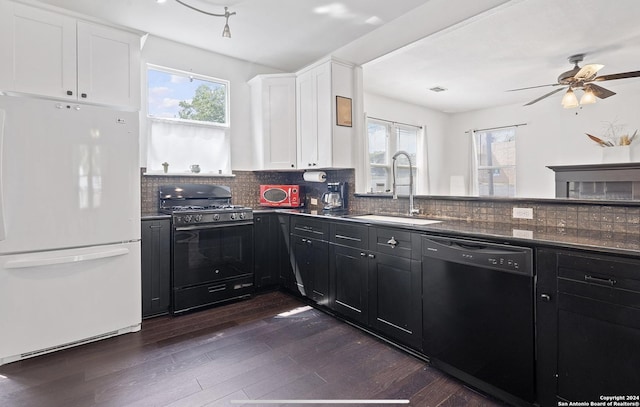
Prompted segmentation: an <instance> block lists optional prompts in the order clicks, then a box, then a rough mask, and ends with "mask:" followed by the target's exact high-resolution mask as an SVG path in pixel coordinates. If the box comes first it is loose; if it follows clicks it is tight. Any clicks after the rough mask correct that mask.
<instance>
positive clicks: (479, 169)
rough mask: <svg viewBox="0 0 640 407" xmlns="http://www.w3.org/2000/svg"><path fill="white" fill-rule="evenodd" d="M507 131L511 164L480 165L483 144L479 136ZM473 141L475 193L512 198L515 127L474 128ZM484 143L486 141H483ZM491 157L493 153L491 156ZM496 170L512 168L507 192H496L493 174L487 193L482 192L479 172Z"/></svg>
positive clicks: (515, 193) (515, 165) (514, 187)
mask: <svg viewBox="0 0 640 407" xmlns="http://www.w3.org/2000/svg"><path fill="white" fill-rule="evenodd" d="M507 131H510V132H511V134H510V137H511V138H512V139H513V148H512V153H513V164H508V165H506V164H505V165H481V160H480V158H481V154H482V149H481V146H482V145H483V140H480V138H486V137H487V136H491V137H493V136H494V133H497V132H499V133H505V132H507ZM473 138H474V139H473V143H474V145H475V148H474V157H473V159H474V163H473V165H474V166H475V178H476V179H475V183H476V186H477V193H478V196H486V197H504V198H512V197H515V196H516V195H517V144H516V143H517V132H516V127H508V128H499V129H487V130H476V131H474V132H473ZM484 142H485V143H486V141H484ZM491 157H493V155H492V156H491ZM496 170H499V171H500V172H505V170H512V171H513V182H512V183H511V182H510V183H509V184H508V191H507V192H508V194H507V195H504V194H496V191H495V182H493V181H494V178H493V175H492V177H491V182H489V186H488V192H490V193H488V194H482V193H481V190H482V188H481V187H480V185H481V184H480V180H481V178H480V174H481V173H483V172H487V171H492V173H493V172H495V171H496Z"/></svg>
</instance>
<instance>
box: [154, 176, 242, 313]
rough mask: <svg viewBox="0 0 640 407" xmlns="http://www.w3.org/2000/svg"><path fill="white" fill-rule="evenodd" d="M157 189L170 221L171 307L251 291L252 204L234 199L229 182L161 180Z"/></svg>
mask: <svg viewBox="0 0 640 407" xmlns="http://www.w3.org/2000/svg"><path fill="white" fill-rule="evenodd" d="M158 194H159V196H158V198H159V208H158V209H159V211H160V212H162V213H168V214H170V215H171V222H172V228H171V258H172V260H171V284H172V301H171V310H172V313H173V314H179V313H182V312H185V311H189V310H193V309H197V308H201V307H205V306H209V305H212V304H215V303H219V302H222V301H227V300H230V299H236V298H241V297H246V296H249V295H251V293H253V291H254V277H253V211H252V209H251V208H248V207H244V206H238V205H232V204H231V189H230V188H229V187H227V186H219V185H201V184H174V185H163V186H161V187H160V188H159V190H158Z"/></svg>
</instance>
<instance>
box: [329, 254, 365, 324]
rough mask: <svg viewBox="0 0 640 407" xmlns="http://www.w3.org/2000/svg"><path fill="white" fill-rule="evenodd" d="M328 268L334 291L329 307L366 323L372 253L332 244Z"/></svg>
mask: <svg viewBox="0 0 640 407" xmlns="http://www.w3.org/2000/svg"><path fill="white" fill-rule="evenodd" d="M329 263H330V264H329V271H330V280H331V284H332V288H331V291H333V295H332V302H331V304H330V307H331V308H332V309H333V310H334V311H336V312H337V313H339V314H341V315H342V316H344V317H346V318H348V319H350V320H353V321H355V322H358V323H360V324H363V325H367V324H368V323H369V311H368V308H369V306H368V301H369V290H368V286H369V284H368V280H369V257H368V254H367V253H366V252H365V251H363V250H362V249H358V248H353V247H346V246H338V245H334V244H332V245H331V247H330V249H329Z"/></svg>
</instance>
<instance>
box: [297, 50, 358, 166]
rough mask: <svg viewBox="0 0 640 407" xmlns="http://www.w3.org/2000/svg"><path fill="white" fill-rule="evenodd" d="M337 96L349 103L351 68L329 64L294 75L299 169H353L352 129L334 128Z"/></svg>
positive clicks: (334, 62) (330, 62) (335, 124)
mask: <svg viewBox="0 0 640 407" xmlns="http://www.w3.org/2000/svg"><path fill="white" fill-rule="evenodd" d="M337 96H342V97H345V98H348V99H353V67H352V66H349V65H346V64H343V63H340V62H336V61H333V60H329V61H326V62H323V63H320V64H318V65H315V66H312V67H310V68H308V69H305V70H303V71H300V72H298V77H297V80H296V100H297V134H298V137H297V145H298V148H297V158H298V168H299V169H312V168H330V167H353V158H352V142H353V129H352V127H346V126H338V125H337V121H336V119H337V115H336V97H337Z"/></svg>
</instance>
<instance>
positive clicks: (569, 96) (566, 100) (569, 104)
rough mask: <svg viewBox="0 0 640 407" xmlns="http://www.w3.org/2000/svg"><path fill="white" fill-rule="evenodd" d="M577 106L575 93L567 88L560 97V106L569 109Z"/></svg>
mask: <svg viewBox="0 0 640 407" xmlns="http://www.w3.org/2000/svg"><path fill="white" fill-rule="evenodd" d="M578 106H579V104H578V98H577V97H576V94H575V93H573V90H571V88H569V89H568V90H567V93H565V94H564V96H563V97H562V107H564V108H565V109H571V108H574V107H578Z"/></svg>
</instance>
